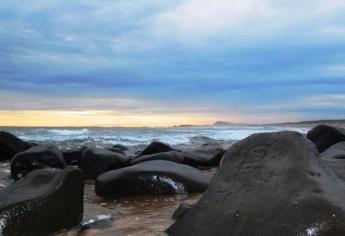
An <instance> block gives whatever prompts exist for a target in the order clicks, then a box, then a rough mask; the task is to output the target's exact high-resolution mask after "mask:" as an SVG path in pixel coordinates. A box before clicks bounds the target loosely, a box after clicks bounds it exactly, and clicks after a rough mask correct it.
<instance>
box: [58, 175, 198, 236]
mask: <svg viewBox="0 0 345 236" xmlns="http://www.w3.org/2000/svg"><path fill="white" fill-rule="evenodd" d="M200 196H201V194H188V195H178V196H141V197H131V198H123V199H119V200H104V199H102V198H99V197H97V196H96V195H95V193H94V185H93V183H92V182H87V183H86V185H85V199H84V202H85V206H84V211H85V213H84V220H83V222H88V221H90V220H97V219H99V218H109V217H111V218H112V221H111V222H110V224H109V225H106V227H101V228H100V229H88V230H84V231H80V229H74V230H70V231H68V232H63V233H59V234H57V235H59V236H75V235H83V236H91V235H164V230H165V229H166V228H168V227H169V226H170V225H171V224H172V223H173V222H174V221H173V219H172V218H171V217H172V215H173V213H174V211H175V210H176V209H177V207H178V206H179V205H180V204H181V203H183V202H188V203H195V202H196V201H197V200H198V199H199V198H200Z"/></svg>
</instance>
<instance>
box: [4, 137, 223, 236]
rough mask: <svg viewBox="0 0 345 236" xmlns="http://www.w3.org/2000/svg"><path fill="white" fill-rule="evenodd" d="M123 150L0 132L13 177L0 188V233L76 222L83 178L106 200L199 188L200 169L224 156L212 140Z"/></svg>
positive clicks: (202, 186) (202, 184)
mask: <svg viewBox="0 0 345 236" xmlns="http://www.w3.org/2000/svg"><path fill="white" fill-rule="evenodd" d="M126 150H127V148H126V147H124V146H122V145H114V146H112V147H111V148H109V149H104V148H99V147H96V146H95V145H87V146H85V147H82V148H78V149H75V150H67V151H61V150H59V149H58V148H57V147H55V146H53V145H48V144H47V145H36V144H30V143H27V142H25V141H23V140H20V139H19V138H17V137H15V136H13V135H12V134H10V133H7V132H0V159H1V161H9V162H10V163H11V177H12V179H13V183H11V184H10V185H9V186H7V187H6V188H4V189H3V190H1V191H0V233H1V235H46V234H49V233H53V232H57V231H60V230H64V229H68V228H71V227H74V226H78V225H80V223H81V221H82V219H83V191H84V180H95V191H96V194H97V195H99V196H101V197H103V198H110V199H116V198H122V197H128V196H139V195H167V194H173V195H176V194H187V193H196V192H198V193H200V192H203V191H205V190H206V188H207V187H208V184H209V182H210V177H209V176H208V175H206V174H204V173H203V172H202V171H201V170H200V169H203V168H210V167H215V166H218V165H219V163H220V160H221V157H222V156H223V154H224V150H223V148H222V147H221V146H220V145H219V144H217V143H207V144H204V145H202V146H200V147H198V148H195V149H193V150H188V151H183V150H177V149H174V148H172V147H170V146H169V145H167V144H164V143H161V142H152V143H151V144H149V145H148V146H147V147H146V148H144V149H143V150H142V151H141V152H139V153H137V154H136V155H133V156H127V155H126V154H125V151H126ZM42 222H44V224H42ZM42 225H44V226H42Z"/></svg>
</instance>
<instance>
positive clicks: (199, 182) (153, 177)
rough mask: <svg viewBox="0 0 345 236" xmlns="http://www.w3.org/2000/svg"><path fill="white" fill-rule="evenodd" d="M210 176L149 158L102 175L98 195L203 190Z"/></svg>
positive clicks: (96, 188)
mask: <svg viewBox="0 0 345 236" xmlns="http://www.w3.org/2000/svg"><path fill="white" fill-rule="evenodd" d="M209 181H210V177H208V176H207V175H205V174H203V173H202V172H201V171H200V170H198V169H195V168H193V167H190V166H187V165H183V164H178V163H175V162H171V161H147V162H142V163H139V164H137V165H134V166H130V167H126V168H122V169H119V170H113V171H109V172H106V173H104V174H102V175H100V176H99V177H98V178H97V180H96V184H95V190H96V194H97V195H99V196H101V197H104V198H121V197H128V196H139V195H169V194H174V195H176V194H186V193H195V192H203V191H205V189H206V188H207V186H208V184H209Z"/></svg>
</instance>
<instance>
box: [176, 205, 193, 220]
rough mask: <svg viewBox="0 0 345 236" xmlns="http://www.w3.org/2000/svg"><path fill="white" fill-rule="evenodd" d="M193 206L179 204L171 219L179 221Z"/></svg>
mask: <svg viewBox="0 0 345 236" xmlns="http://www.w3.org/2000/svg"><path fill="white" fill-rule="evenodd" d="M193 206H194V205H191V204H188V203H181V204H180V205H179V207H178V208H177V209H176V211H175V212H174V214H173V215H172V218H173V219H174V220H178V219H180V218H181V217H182V216H184V215H185V214H186V213H187V212H188V211H189V210H190V209H192V208H193Z"/></svg>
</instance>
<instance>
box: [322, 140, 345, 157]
mask: <svg viewBox="0 0 345 236" xmlns="http://www.w3.org/2000/svg"><path fill="white" fill-rule="evenodd" d="M321 158H322V159H324V160H329V159H343V160H344V161H345V142H340V143H337V144H334V145H333V146H331V147H329V148H328V149H326V151H324V152H323V153H321Z"/></svg>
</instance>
